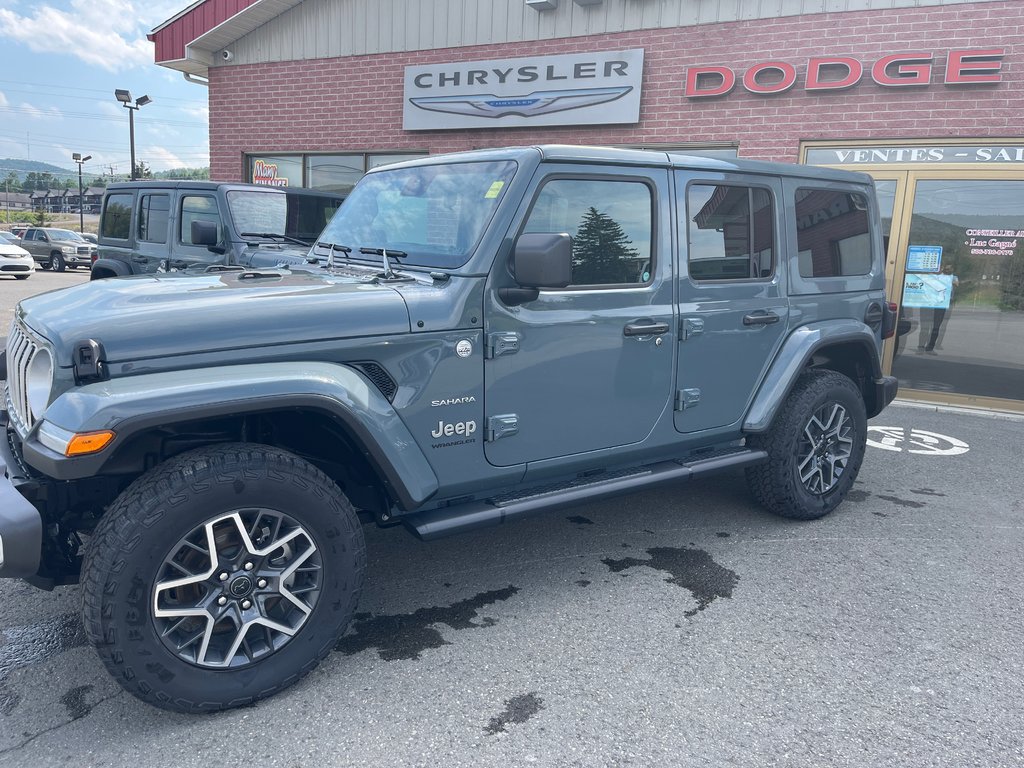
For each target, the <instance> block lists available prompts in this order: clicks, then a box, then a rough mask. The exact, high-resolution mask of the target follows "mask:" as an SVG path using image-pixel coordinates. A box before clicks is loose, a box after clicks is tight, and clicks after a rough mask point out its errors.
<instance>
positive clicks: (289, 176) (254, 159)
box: [248, 152, 427, 195]
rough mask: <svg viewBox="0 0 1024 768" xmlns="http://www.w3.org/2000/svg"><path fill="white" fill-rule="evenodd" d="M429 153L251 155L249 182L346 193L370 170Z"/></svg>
mask: <svg viewBox="0 0 1024 768" xmlns="http://www.w3.org/2000/svg"><path fill="white" fill-rule="evenodd" d="M426 156H427V153H426V152H397V153H390V154H383V153H381V154H369V153H365V152H347V153H338V154H306V153H301V154H294V155H283V154H282V155H250V156H249V171H248V173H249V181H251V182H253V183H255V184H266V185H268V186H277V187H308V188H310V189H320V190H323V191H325V192H337V193H340V194H343V195H347V194H348V193H349V192H351V191H352V188H353V187H354V186H355V185H356V182H357V181H359V179H361V178H362V177H363V175H364V174H365V173H366V172H367V171H370V170H372V169H374V168H377V167H379V166H382V165H389V164H391V163H398V162H401V161H403V160H412V159H414V158H417V157H426Z"/></svg>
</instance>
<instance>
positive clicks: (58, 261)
mask: <svg viewBox="0 0 1024 768" xmlns="http://www.w3.org/2000/svg"><path fill="white" fill-rule="evenodd" d="M65 266H66V265H65V264H64V257H63V256H62V255H61V254H59V253H52V254H50V269H52V270H53V271H54V272H63V271H64V269H65Z"/></svg>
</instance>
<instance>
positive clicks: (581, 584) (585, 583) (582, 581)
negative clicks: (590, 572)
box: [576, 579, 590, 587]
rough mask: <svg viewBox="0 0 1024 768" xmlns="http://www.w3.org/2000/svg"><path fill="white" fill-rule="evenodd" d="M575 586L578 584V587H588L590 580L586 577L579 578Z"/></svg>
mask: <svg viewBox="0 0 1024 768" xmlns="http://www.w3.org/2000/svg"><path fill="white" fill-rule="evenodd" d="M576 586H578V587H589V586H590V582H589V581H587V580H586V579H580V580H579V581H577V582H576Z"/></svg>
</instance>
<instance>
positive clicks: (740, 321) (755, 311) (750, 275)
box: [675, 170, 790, 433]
mask: <svg viewBox="0 0 1024 768" xmlns="http://www.w3.org/2000/svg"><path fill="white" fill-rule="evenodd" d="M675 184H676V195H677V201H678V202H677V227H678V229H677V232H678V238H679V259H680V262H681V264H680V266H681V269H680V274H679V294H678V295H679V314H680V330H679V333H680V345H679V358H678V368H677V373H676V376H677V386H678V392H677V397H676V412H675V425H676V429H677V430H679V431H680V432H688V433H689V432H699V431H701V430H707V429H715V428H725V427H730V426H737V425H738V424H739V422H740V420H741V419H742V418H743V415H744V414H745V413H746V412H747V408H748V406H749V404H750V402H751V401H752V399H753V397H754V393H755V392H756V391H757V388H758V386H759V385H760V383H761V380H762V379H763V377H764V375H765V373H766V372H767V370H768V366H769V365H770V363H771V361H772V360H773V359H774V357H775V354H776V352H777V351H778V349H779V347H780V346H781V344H782V340H783V339H784V338H785V336H786V331H787V329H788V327H789V323H790V317H789V301H788V299H787V297H786V288H785V280H784V264H785V260H784V259H782V258H781V254H782V253H784V252H785V242H784V237H785V234H784V230H783V227H781V226H780V213H779V212H780V211H781V210H784V206H783V202H782V185H781V182H780V180H779V179H777V178H774V177H770V176H746V175H739V174H735V175H734V174H709V173H707V172H696V171H685V170H680V171H676V172H675Z"/></svg>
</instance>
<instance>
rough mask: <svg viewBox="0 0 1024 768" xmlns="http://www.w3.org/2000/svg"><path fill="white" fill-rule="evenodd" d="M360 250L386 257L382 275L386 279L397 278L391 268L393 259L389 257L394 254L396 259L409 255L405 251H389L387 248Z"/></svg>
mask: <svg viewBox="0 0 1024 768" xmlns="http://www.w3.org/2000/svg"><path fill="white" fill-rule="evenodd" d="M359 252H360V253H365V254H367V255H369V256H380V257H382V258H383V259H384V274H383V275H381V277H383V278H384V279H385V280H394V279H395V273H394V271H393V270H392V269H391V259H390V258H389V257H392V256H393V257H394V258H396V259H404V258H405V257H406V256H408V255H409V254H408V253H406V252H405V251H396V250H390V251H389V250H388V249H387V248H360V249H359Z"/></svg>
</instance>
